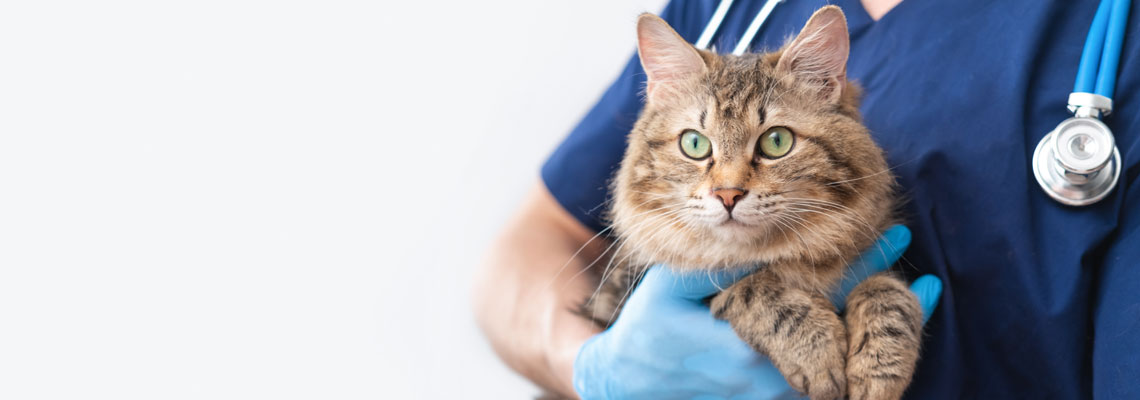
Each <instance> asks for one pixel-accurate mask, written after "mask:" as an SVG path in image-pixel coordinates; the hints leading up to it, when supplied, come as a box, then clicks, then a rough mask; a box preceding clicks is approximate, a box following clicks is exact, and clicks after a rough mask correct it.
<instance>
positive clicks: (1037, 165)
mask: <svg viewBox="0 0 1140 400" xmlns="http://www.w3.org/2000/svg"><path fill="white" fill-rule="evenodd" d="M1033 175H1034V176H1036V177H1037V183H1039V184H1040V185H1041V188H1042V189H1044V190H1045V193H1047V194H1049V197H1052V198H1053V199H1056V200H1057V201H1059V202H1061V203H1063V204H1067V205H1070V206H1084V205H1088V204H1092V203H1096V202H1097V201H1100V200H1101V199H1103V198H1104V197H1105V196H1108V194H1109V193H1110V192H1112V188H1114V187H1116V181H1117V180H1118V179H1120V152H1119V151H1118V150H1117V149H1116V143H1115V140H1114V138H1113V136H1112V131H1111V130H1109V129H1108V126H1106V125H1105V124H1104V123H1103V122H1101V121H1100V120H1099V119H1096V118H1092V117H1073V118H1069V119H1066V120H1064V121H1062V122H1061V124H1060V125H1057V128H1056V129H1054V130H1053V131H1052V132H1049V134H1048V135H1045V137H1044V138H1042V139H1041V142H1039V143H1037V149H1035V150H1034V151H1033Z"/></svg>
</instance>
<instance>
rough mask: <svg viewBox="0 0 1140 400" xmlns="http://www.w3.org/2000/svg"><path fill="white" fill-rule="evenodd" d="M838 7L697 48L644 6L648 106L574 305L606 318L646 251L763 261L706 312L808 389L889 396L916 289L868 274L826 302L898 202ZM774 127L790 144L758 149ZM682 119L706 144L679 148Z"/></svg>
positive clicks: (704, 264)
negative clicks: (773, 151)
mask: <svg viewBox="0 0 1140 400" xmlns="http://www.w3.org/2000/svg"><path fill="white" fill-rule="evenodd" d="M843 18H844V17H843V15H842V12H840V11H839V9H838V8H836V7H825V8H823V9H821V10H820V11H818V12H817V13H816V15H814V16H813V17H812V19H811V20H810V21H809V22H808V24H807V26H805V28H804V30H803V31H802V32H801V33H800V35H799V36H798V37H797V38H796V39H794V40H793V41H792V42H790V43H789V44H788V45H787V46H785V47H784V48H783V49H781V50H778V51H776V52H772V53H767V54H747V55H743V56H739V57H738V56H731V55H717V54H714V53H711V52H707V51H700V50H697V49H694V48H693V47H692V46H691V45H689V44H687V43H685V42H684V41H683V40H682V39H681V38H680V36H677V35H676V34H675V33H673V32H672V29H671V28H669V27H668V25H667V24H666V23H665V22H664V21H662V20H660V19H659V18H657V17H655V16H652V15H643V16H642V17H641V19H640V20H639V33H640V34H641V35H642V36H643V37H642V40H641V41H639V44H640V47H639V50H640V52H641V55H642V63H643V64H644V65H645V67H646V68H645V69H646V71H647V73H648V74H649V90H648V92H647V104H646V107H645V109H644V110H643V112H642V114H641V116H640V118H639V120H638V121H637V123H636V125H635V126H634V129H633V131H632V132H631V133H630V136H629V146H628V149H627V151H626V154H625V157H624V159H623V161H622V164H621V168H620V170H619V171H618V173H617V175H616V178H615V179H614V181H613V184H612V185H613V186H612V192H613V194H614V197H613V199H612V203H611V207H610V214H609V217H610V219H611V221H612V224H613V227H614V232H616V233H615V234H614V235H613V237H612V239H613V245H611V246H610V248H609V249H608V250H607V251H606V254H605V257H606V259H605V260H602V261H601V262H599V264H601V265H605V268H604V269H605V270H604V272H603V273H602V278H601V282H600V284H599V285H600V288H599V290H598V292H597V293H595V295H594V296H592V297H591V298H590V299H589V300H588V302H587V303H586V304H585V305H584V306H583V309H582V314H583V315H585V316H587V317H590V318H592V319H593V320H594V321H596V322H597V323H598V324H599V325H602V326H607V325H609V324H610V323H612V322H613V320H614V319H615V318H616V316H617V315H618V314H619V313H620V308H621V304H622V302H623V301H624V299H625V297H626V296H627V295H628V293H629V291H630V290H631V289H632V288H633V287H634V286H636V284H637V281H638V279H639V278H640V276H641V274H642V273H643V272H644V271H645V269H646V267H647V266H649V265H654V264H659V263H664V264H667V265H669V266H671V267H672V268H678V269H699V270H710V269H714V270H715V269H724V268H734V267H739V266H744V265H757V264H762V265H764V267H763V268H761V269H760V270H759V271H758V272H756V273H754V274H752V275H751V276H749V277H747V278H745V279H744V280H742V281H740V282H738V283H736V284H734V285H732V286H731V287H729V288H727V289H726V290H725V291H724V292H722V293H720V294H719V295H717V296H715V297H713V298H712V299H711V304H710V305H711V308H712V310H713V312H714V313H715V315H716V316H717V317H719V318H723V319H726V320H728V321H729V322H730V323H731V325H732V326H733V328H734V329H735V330H736V331H737V333H738V334H739V335H740V337H741V338H742V339H744V340H745V341H746V342H748V343H749V344H751V345H752V346H753V347H754V348H755V349H756V350H757V351H759V352H761V353H763V354H766V355H767V356H768V357H769V358H770V359H771V360H772V362H773V363H774V364H775V365H776V367H777V368H779V369H780V371H781V372H782V373H783V374H784V376H785V377H786V378H787V379H788V382H789V383H790V384H791V385H792V387H793V388H795V389H796V390H799V391H801V392H802V393H805V394H807V395H809V396H810V397H812V398H813V399H833V398H841V397H843V396H845V395H848V394H850V395H851V396H852V397H853V398H873V399H883V398H898V397H900V396H901V394H902V392H903V390H904V389H905V388H906V386H907V384H908V383H909V381H910V378H911V376H912V374H913V370H914V365H915V363H916V360H917V357H918V344H919V337H920V334H921V332H920V331H921V328H920V327H921V322H920V321H921V312H919V311H916V310H918V303H917V300H916V299H915V298H914V296H913V295H911V294H910V293H909V292H908V291H906V290H905V285H903V283H902V282H901V281H899V280H898V279H896V278H894V277H891V276H889V275H877V276H875V277H874V278H872V279H869V280H867V281H866V282H864V283H863V284H861V285H860V286H859V288H858V289H857V290H856V291H855V293H853V294H852V295H851V296H850V298H849V304H850V306H849V308H848V310H849V311H848V312H847V314H846V315H845V316H844V317H842V318H841V317H840V316H838V315H837V314H836V312H835V309H834V307H833V306H831V303H830V302H829V301H827V296H828V295H830V294H831V293H832V291H833V290H834V289H835V288H836V285H837V283H838V281H839V279H840V278H841V277H842V276H843V275H844V274H845V273H847V272H848V271H847V269H848V268H847V266H848V262H850V261H851V260H853V259H855V258H856V257H857V256H858V254H859V253H860V252H861V251H862V250H863V249H866V248H868V247H870V246H871V245H872V244H873V242H874V241H875V239H876V238H877V237H878V236H879V234H880V233H881V232H882V231H883V230H885V229H886V228H887V227H888V226H889V225H891V224H892V223H893V222H894V219H893V216H892V210H894V206H895V196H894V190H893V186H894V178H893V176H892V175H891V173H890V172H889V169H888V168H887V163H886V161H885V158H884V156H883V152H882V151H881V150H880V149H879V148H878V147H877V146H876V145H875V143H874V142H873V141H872V139H871V136H870V135H869V133H868V131H867V129H866V128H865V127H864V126H863V125H862V124H861V122H860V116H859V113H858V102H857V98H858V94H859V89H858V88H857V87H856V85H854V84H853V83H850V82H848V81H847V80H846V78H845V71H844V70H843V69H844V65H845V63H846V57H847V30H846V22H845V20H844V19H843ZM665 30H668V31H667V32H666V31H665ZM646 36H649V38H648V39H647V38H646ZM840 52H841V53H842V54H838V53H840ZM776 126H781V127H787V128H788V129H790V130H791V131H792V132H793V133H794V135H795V142H794V144H793V146H792V149H791V151H790V152H789V153H788V154H787V155H786V156H783V157H781V158H778V159H769V158H765V157H761V156H759V155H758V154H757V141H758V138H759V137H760V135H761V134H763V133H764V132H765V131H766V130H767V129H769V128H771V127H776ZM689 129H692V130H697V131H699V132H701V133H702V134H704V135H705V136H707V137H708V138H709V139H710V140H711V142H712V146H713V152H712V155H711V156H710V157H708V158H706V159H702V160H693V159H691V158H688V157H686V156H685V155H684V154H682V152H681V151H680V148H679V145H678V140H679V139H678V138H679V136H680V135H681V134H682V132H685V131H686V130H689ZM725 187H732V188H737V189H740V190H742V191H743V192H744V193H745V194H744V196H743V197H741V198H740V200H739V201H738V202H737V203H736V204H735V205H734V206H733V207H732V208H730V207H727V206H726V205H722V204H720V203H718V202H720V201H721V200H719V199H718V198H716V197H715V196H713V195H712V191H713V190H715V189H718V188H725ZM849 338H850V339H851V342H850V346H849V343H848V339H849Z"/></svg>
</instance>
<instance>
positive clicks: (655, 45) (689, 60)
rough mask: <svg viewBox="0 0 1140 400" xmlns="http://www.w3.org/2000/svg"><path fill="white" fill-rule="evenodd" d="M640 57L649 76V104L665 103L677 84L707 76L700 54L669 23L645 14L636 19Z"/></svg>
mask: <svg viewBox="0 0 1140 400" xmlns="http://www.w3.org/2000/svg"><path fill="white" fill-rule="evenodd" d="M637 54H638V55H639V56H640V57H641V66H642V67H643V68H645V73H646V75H648V83H647V88H646V91H647V95H648V97H649V101H651V102H652V101H654V100H658V101H660V100H662V99H663V98H665V97H668V96H669V94H670V93H672V90H671V89H673V88H675V86H676V85H675V84H677V83H679V82H682V81H685V80H688V79H690V78H693V77H695V76H698V75H700V74H701V73H704V72H705V70H706V67H705V62H704V60H703V59H701V55H700V53H698V52H697V49H696V48H694V47H693V46H692V45H691V44H689V42H686V41H685V39H684V38H682V37H681V35H678V34H677V32H676V31H674V30H673V28H672V27H670V26H669V23H667V22H665V20H663V19H661V18H660V17H658V16H656V15H653V14H649V13H645V14H641V16H640V17H638V19H637Z"/></svg>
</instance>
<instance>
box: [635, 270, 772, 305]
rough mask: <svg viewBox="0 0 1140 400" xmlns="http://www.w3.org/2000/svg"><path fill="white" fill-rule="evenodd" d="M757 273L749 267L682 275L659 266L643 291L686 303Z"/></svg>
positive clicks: (647, 277)
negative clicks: (685, 301) (684, 300)
mask: <svg viewBox="0 0 1140 400" xmlns="http://www.w3.org/2000/svg"><path fill="white" fill-rule="evenodd" d="M755 270H756V268H755V267H746V268H731V269H722V270H715V271H714V270H690V271H678V270H676V269H674V268H671V267H669V266H667V265H661V264H658V265H654V266H652V267H650V268H649V272H646V273H645V278H643V279H642V281H641V285H640V289H639V290H646V291H649V292H653V293H658V294H661V295H666V296H671V297H676V298H681V299H686V300H702V299H704V298H705V297H709V296H712V295H714V294H717V292H720V291H722V290H724V289H726V288H728V287H729V286H732V284H733V283H736V281H738V280H740V279H741V278H744V277H745V276H748V274H751V273H752V272H753V271H755Z"/></svg>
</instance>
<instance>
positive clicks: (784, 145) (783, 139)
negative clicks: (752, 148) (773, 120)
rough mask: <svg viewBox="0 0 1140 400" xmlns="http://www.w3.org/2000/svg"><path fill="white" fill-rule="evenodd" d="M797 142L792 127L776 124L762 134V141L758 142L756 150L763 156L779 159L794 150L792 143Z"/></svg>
mask: <svg viewBox="0 0 1140 400" xmlns="http://www.w3.org/2000/svg"><path fill="white" fill-rule="evenodd" d="M795 142H796V135H794V134H792V131H791V130H790V129H788V128H785V127H782V126H775V127H772V128H768V130H767V131H765V132H764V134H763V135H760V141H759V142H758V143H756V150H757V153H759V154H760V156H761V157H764V158H771V159H777V158H780V157H783V156H785V155H787V154H788V152H790V151H792V145H793V144H795Z"/></svg>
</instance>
